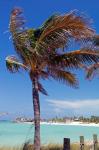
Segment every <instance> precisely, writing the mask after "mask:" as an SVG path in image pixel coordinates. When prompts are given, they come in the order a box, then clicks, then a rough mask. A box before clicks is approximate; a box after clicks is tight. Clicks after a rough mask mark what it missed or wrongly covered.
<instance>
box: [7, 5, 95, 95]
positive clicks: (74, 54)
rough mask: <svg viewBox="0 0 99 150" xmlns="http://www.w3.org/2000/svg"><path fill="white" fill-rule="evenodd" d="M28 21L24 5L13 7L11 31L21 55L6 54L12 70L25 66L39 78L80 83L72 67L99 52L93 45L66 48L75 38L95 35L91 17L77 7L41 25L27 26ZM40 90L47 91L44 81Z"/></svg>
mask: <svg viewBox="0 0 99 150" xmlns="http://www.w3.org/2000/svg"><path fill="white" fill-rule="evenodd" d="M24 23H25V20H24V18H23V17H22V9H20V8H15V9H13V10H12V12H11V17H10V32H11V33H12V39H13V44H14V46H15V50H16V52H17V54H18V55H19V59H17V58H16V57H15V56H8V57H7V58H6V64H7V68H8V69H9V71H11V72H16V71H18V70H19V69H20V68H21V67H22V68H24V69H25V70H27V71H29V72H30V76H32V78H33V76H34V77H35V76H37V77H38V79H39V78H43V79H46V78H49V77H52V78H54V79H55V80H58V81H62V82H66V83H68V84H69V85H70V86H73V87H76V86H77V84H78V81H77V79H76V77H75V75H74V74H72V73H71V72H70V69H72V68H80V67H81V64H86V63H92V62H97V61H98V55H97V53H96V51H94V50H92V49H88V48H84V49H81V50H76V51H71V52H65V51H64V48H65V47H68V46H69V43H70V42H71V40H72V39H74V40H75V41H80V42H85V41H86V39H87V38H89V37H91V36H93V35H94V31H93V30H92V29H91V28H90V27H89V22H88V21H87V19H86V18H84V17H83V16H80V15H78V14H76V12H75V11H72V12H70V13H68V14H64V15H53V16H51V17H50V18H49V19H48V20H47V21H46V22H45V23H44V24H43V25H42V26H41V27H40V28H38V29H33V28H31V29H25V28H24ZM31 74H32V75H31ZM39 84H40V83H39ZM39 90H40V92H43V93H45V91H44V89H42V86H41V84H40V89H39Z"/></svg>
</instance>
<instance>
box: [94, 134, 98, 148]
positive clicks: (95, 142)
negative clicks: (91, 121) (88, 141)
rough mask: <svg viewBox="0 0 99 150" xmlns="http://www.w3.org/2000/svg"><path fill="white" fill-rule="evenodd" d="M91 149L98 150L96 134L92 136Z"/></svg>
mask: <svg viewBox="0 0 99 150" xmlns="http://www.w3.org/2000/svg"><path fill="white" fill-rule="evenodd" d="M93 148H94V150H98V140H97V134H94V135H93Z"/></svg>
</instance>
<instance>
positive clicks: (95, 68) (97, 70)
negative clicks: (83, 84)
mask: <svg viewBox="0 0 99 150" xmlns="http://www.w3.org/2000/svg"><path fill="white" fill-rule="evenodd" d="M95 75H99V63H96V64H93V65H91V66H90V67H88V69H87V75H86V78H87V79H92V78H93V77H94V76H95Z"/></svg>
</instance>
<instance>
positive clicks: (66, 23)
mask: <svg viewBox="0 0 99 150" xmlns="http://www.w3.org/2000/svg"><path fill="white" fill-rule="evenodd" d="M93 35H94V31H93V30H92V29H91V28H90V25H89V20H88V19H86V18H85V17H84V16H81V15H78V14H76V13H75V11H72V12H70V13H68V14H65V15H56V16H54V17H51V19H50V21H47V23H46V24H45V28H43V32H42V34H41V36H40V38H39V39H38V42H37V45H40V46H42V47H45V48H49V49H51V50H53V49H57V48H64V47H65V46H68V42H69V41H70V39H71V38H74V39H75V40H80V41H81V40H85V39H86V40H87V38H88V37H92V36H93Z"/></svg>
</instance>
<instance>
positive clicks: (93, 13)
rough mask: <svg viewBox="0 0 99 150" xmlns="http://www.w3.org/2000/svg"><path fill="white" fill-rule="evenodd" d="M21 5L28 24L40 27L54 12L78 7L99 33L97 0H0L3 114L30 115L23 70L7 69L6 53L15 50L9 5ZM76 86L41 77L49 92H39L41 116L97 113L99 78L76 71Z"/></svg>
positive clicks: (28, 87) (28, 86)
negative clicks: (13, 72)
mask: <svg viewBox="0 0 99 150" xmlns="http://www.w3.org/2000/svg"><path fill="white" fill-rule="evenodd" d="M15 6H19V7H22V8H23V9H24V16H25V18H26V20H27V23H26V26H27V27H34V28H37V27H39V26H40V25H41V24H42V23H43V22H44V20H45V19H47V18H48V17H49V16H50V15H51V14H53V13H55V12H60V13H62V14H64V13H66V12H69V11H71V10H74V9H77V10H79V11H81V12H84V13H85V14H87V15H88V16H89V17H91V18H92V19H93V27H94V28H95V30H96V32H97V33H99V19H98V18H99V16H98V14H99V13H98V11H99V5H98V3H97V0H91V1H90V0H86V1H85V0H50V1H49V0H42V1H41V0H0V113H2V112H8V113H9V115H8V116H3V117H1V119H4V118H13V117H15V116H19V115H20V116H21V115H24V116H30V117H31V116H32V114H33V110H32V108H33V107H32V90H31V82H30V79H29V76H28V74H27V73H26V72H20V73H16V74H11V73H9V72H8V71H7V69H6V65H5V57H6V56H7V55H10V54H15V51H14V48H13V45H12V41H11V40H9V37H10V34H9V33H6V34H5V31H7V30H8V25H9V16H10V12H11V9H12V8H13V7H15ZM76 73H77V77H78V78H79V82H80V86H79V89H72V88H70V87H68V86H67V85H62V84H59V83H57V82H55V81H53V80H50V81H48V80H47V81H42V83H43V85H44V86H45V88H46V89H47V91H48V93H49V96H48V97H46V96H43V95H40V103H41V116H42V117H43V118H48V117H54V116H56V115H58V116H71V115H72V116H73V115H89V116H90V115H99V111H98V107H99V93H98V89H99V84H98V83H99V79H98V78H95V79H93V80H92V81H91V82H90V81H87V80H86V79H85V74H84V72H83V71H76Z"/></svg>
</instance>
